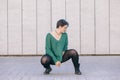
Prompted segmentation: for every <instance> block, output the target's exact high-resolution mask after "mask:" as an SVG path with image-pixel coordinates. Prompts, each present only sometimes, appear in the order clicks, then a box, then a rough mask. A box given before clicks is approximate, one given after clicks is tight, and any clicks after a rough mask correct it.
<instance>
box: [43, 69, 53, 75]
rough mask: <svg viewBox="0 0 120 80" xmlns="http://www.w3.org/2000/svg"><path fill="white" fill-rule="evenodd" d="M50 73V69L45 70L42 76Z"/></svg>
mask: <svg viewBox="0 0 120 80" xmlns="http://www.w3.org/2000/svg"><path fill="white" fill-rule="evenodd" d="M51 71H52V69H51V68H49V69H46V70H45V72H44V74H49V73H50V72H51Z"/></svg>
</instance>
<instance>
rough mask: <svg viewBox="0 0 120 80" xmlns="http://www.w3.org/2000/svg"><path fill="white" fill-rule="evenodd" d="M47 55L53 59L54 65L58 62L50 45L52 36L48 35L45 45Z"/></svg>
mask: <svg viewBox="0 0 120 80" xmlns="http://www.w3.org/2000/svg"><path fill="white" fill-rule="evenodd" d="M45 49H46V53H47V54H48V55H50V56H51V57H52V58H53V61H54V63H56V62H57V59H56V57H55V55H54V54H53V52H52V51H51V43H50V36H49V35H48V34H47V36H46V45H45Z"/></svg>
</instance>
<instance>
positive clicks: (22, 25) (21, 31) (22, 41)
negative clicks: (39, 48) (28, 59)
mask: <svg viewBox="0 0 120 80" xmlns="http://www.w3.org/2000/svg"><path fill="white" fill-rule="evenodd" d="M21 52H22V55H23V0H21Z"/></svg>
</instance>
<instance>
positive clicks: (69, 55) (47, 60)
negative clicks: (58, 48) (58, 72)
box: [41, 49, 80, 70]
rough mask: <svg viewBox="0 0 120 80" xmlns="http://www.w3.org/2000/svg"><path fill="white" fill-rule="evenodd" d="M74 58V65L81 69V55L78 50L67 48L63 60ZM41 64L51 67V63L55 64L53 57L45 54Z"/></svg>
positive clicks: (47, 67) (76, 68)
mask: <svg viewBox="0 0 120 80" xmlns="http://www.w3.org/2000/svg"><path fill="white" fill-rule="evenodd" d="M69 59H72V63H73V65H74V68H75V70H79V65H80V64H79V55H78V52H77V51H76V50H74V49H70V50H66V51H65V53H64V54H63V56H62V61H61V63H63V62H66V61H67V60H69ZM41 64H42V65H43V66H44V68H46V69H49V68H51V67H50V65H55V63H54V61H53V59H52V57H51V56H49V55H47V54H46V55H43V56H42V58H41Z"/></svg>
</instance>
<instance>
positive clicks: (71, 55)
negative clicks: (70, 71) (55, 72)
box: [62, 49, 81, 75]
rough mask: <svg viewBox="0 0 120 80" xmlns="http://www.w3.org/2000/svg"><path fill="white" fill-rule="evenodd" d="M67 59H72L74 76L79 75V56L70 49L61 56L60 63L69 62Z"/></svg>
mask: <svg viewBox="0 0 120 80" xmlns="http://www.w3.org/2000/svg"><path fill="white" fill-rule="evenodd" d="M69 59H72V62H73V65H74V68H75V74H79V75H81V72H80V69H79V67H80V64H79V55H78V53H77V51H76V50H74V49H70V50H66V51H65V53H64V55H63V60H62V63H63V62H65V61H67V60H69Z"/></svg>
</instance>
